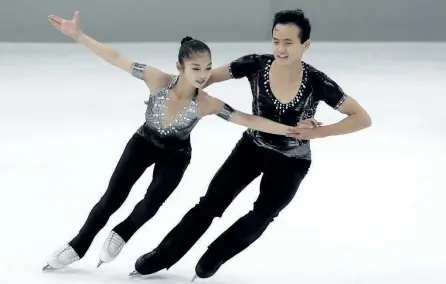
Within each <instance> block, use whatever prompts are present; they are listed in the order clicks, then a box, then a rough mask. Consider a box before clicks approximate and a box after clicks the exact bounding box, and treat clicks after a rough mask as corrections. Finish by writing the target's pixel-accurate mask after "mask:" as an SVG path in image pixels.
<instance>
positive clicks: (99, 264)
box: [96, 260, 104, 268]
mask: <svg viewBox="0 0 446 284" xmlns="http://www.w3.org/2000/svg"><path fill="white" fill-rule="evenodd" d="M103 263H104V262H103V261H102V260H99V263H98V266H96V268H99V266H101V265H102V264H103Z"/></svg>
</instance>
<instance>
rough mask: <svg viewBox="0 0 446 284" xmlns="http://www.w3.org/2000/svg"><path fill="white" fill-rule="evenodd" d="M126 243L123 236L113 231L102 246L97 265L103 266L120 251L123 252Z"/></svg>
mask: <svg viewBox="0 0 446 284" xmlns="http://www.w3.org/2000/svg"><path fill="white" fill-rule="evenodd" d="M124 245H125V241H124V240H123V239H122V238H121V236H120V235H118V234H117V233H116V232H114V231H111V232H110V234H109V235H108V238H107V240H105V243H104V245H103V246H102V249H101V252H100V254H99V263H98V266H97V267H99V266H101V265H102V264H103V263H108V262H111V261H113V260H114V259H115V258H116V257H117V256H118V255H119V253H121V250H122V248H123V247H124Z"/></svg>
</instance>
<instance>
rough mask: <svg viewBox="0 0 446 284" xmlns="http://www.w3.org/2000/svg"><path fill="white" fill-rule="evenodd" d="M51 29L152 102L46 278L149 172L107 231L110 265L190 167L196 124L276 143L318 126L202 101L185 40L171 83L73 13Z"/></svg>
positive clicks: (204, 59) (202, 64)
mask: <svg viewBox="0 0 446 284" xmlns="http://www.w3.org/2000/svg"><path fill="white" fill-rule="evenodd" d="M49 21H50V23H51V24H52V25H53V26H54V27H55V28H56V29H58V30H59V31H61V32H62V33H63V34H65V35H67V36H70V37H71V38H73V39H74V40H76V41H77V42H78V43H81V44H83V45H84V46H86V47H87V48H88V49H90V50H91V51H92V52H94V53H95V54H97V55H98V56H99V57H101V58H102V59H103V60H105V61H106V62H108V63H109V64H111V65H114V66H116V67H118V68H121V69H123V70H125V71H127V72H129V73H130V74H131V75H133V76H134V77H136V78H138V79H141V80H143V81H144V82H145V83H146V85H147V86H148V88H149V89H150V91H151V94H150V96H149V100H148V101H147V102H146V104H147V110H146V114H145V117H146V121H145V123H144V124H143V125H142V126H141V127H140V128H139V129H138V130H137V132H136V133H135V134H134V135H133V136H132V137H131V139H130V141H129V142H128V143H127V145H126V147H125V149H124V152H123V154H122V156H121V158H120V160H119V162H118V164H117V166H116V168H115V170H114V172H113V175H112V177H111V180H110V182H109V185H108V188H107V190H106V192H105V194H104V195H103V196H102V198H101V199H100V201H99V202H98V203H97V204H96V205H95V206H94V207H93V209H92V211H91V212H90V214H89V216H88V218H87V221H86V222H85V224H84V226H83V227H82V228H81V230H80V231H79V233H78V235H77V236H76V237H75V238H74V239H72V240H71V241H70V242H69V243H68V244H67V245H65V246H64V247H63V248H61V249H60V250H57V251H55V252H54V254H53V255H52V256H51V257H50V258H49V259H48V261H47V262H48V265H47V266H45V268H44V270H47V269H51V268H62V267H64V266H67V265H69V264H71V263H73V262H75V261H77V260H79V259H81V258H82V257H83V256H84V255H85V254H86V252H87V250H88V249H89V247H90V245H91V243H92V242H93V239H94V237H95V236H96V235H97V234H98V233H99V231H100V230H101V229H102V228H103V227H104V226H105V225H106V223H107V221H108V220H109V218H110V216H111V215H112V214H113V213H114V212H116V210H117V209H118V208H119V207H120V206H121V205H122V204H123V202H124V201H125V200H126V198H127V196H128V194H129V192H130V190H131V188H132V187H133V185H134V184H135V183H136V181H137V180H138V179H139V178H140V177H141V175H142V174H143V173H144V171H145V170H146V169H147V168H148V167H150V166H151V165H152V164H155V167H154V172H153V180H152V182H151V184H150V185H149V187H148V189H147V193H146V195H145V197H144V199H142V200H141V201H140V202H139V203H138V204H137V205H136V206H135V208H134V210H133V211H132V213H131V214H130V215H129V216H128V217H127V219H125V220H124V221H123V222H121V223H120V224H119V225H117V226H116V227H115V228H114V229H113V230H112V231H111V233H110V234H109V236H108V238H107V240H106V241H105V243H104V245H103V247H102V250H101V252H100V256H99V258H100V260H99V264H98V266H99V265H101V263H103V262H110V261H112V260H113V259H115V258H116V256H117V255H118V254H119V253H120V252H121V250H122V248H123V246H124V245H125V244H126V243H127V242H128V241H129V239H130V238H131V237H132V236H133V234H134V233H135V232H136V231H137V230H138V229H139V228H141V227H142V226H143V225H144V224H145V223H146V222H147V221H148V220H150V219H151V218H152V217H153V216H154V215H155V213H156V212H157V211H158V209H159V208H160V207H161V205H162V204H163V202H164V201H165V200H166V199H167V198H168V197H169V196H170V194H171V193H172V192H173V191H174V190H175V188H176V187H177V186H178V184H179V183H180V181H181V179H182V177H183V174H184V172H185V170H186V168H187V167H188V165H189V162H190V159H191V145H190V133H191V131H192V129H193V128H194V126H195V125H196V124H197V122H198V121H199V120H200V119H201V118H202V117H204V116H206V115H211V114H216V115H218V116H219V117H221V118H223V119H225V120H227V121H230V122H232V123H235V124H239V125H244V126H246V127H249V128H252V129H255V130H259V131H263V132H268V133H271V134H277V135H287V134H288V133H295V132H297V131H298V129H297V128H310V127H313V126H317V122H314V121H308V122H306V123H303V124H300V125H299V126H296V127H291V126H287V125H283V124H280V123H276V122H273V121H271V120H268V119H265V118H262V117H260V116H253V115H248V114H245V113H243V112H239V111H235V110H233V109H232V108H231V107H230V106H229V105H227V104H225V103H224V102H222V101H220V100H219V99H216V98H213V97H211V96H209V95H207V94H206V93H205V92H203V91H202V90H201V88H202V87H203V86H204V84H205V83H206V81H207V80H208V79H209V77H210V75H211V68H212V66H211V51H210V49H209V47H208V46H207V45H206V44H205V43H203V42H201V41H199V40H194V39H192V38H190V37H187V38H184V39H183V40H182V41H181V44H182V45H181V47H180V50H179V54H178V63H177V69H178V71H179V75H170V74H166V73H164V72H162V71H160V70H158V69H156V68H154V67H152V66H148V65H145V64H142V63H138V62H134V61H131V60H129V59H128V58H126V57H124V56H123V55H121V54H120V53H119V52H118V51H116V50H114V49H112V48H110V47H108V46H106V45H104V44H102V43H100V42H98V41H96V40H94V39H92V38H91V37H89V36H87V35H86V34H84V33H83V32H82V31H81V30H80V28H79V13H78V12H76V13H75V14H74V18H73V20H71V21H69V20H65V19H62V18H60V17H57V16H54V15H52V16H49ZM315 123H316V124H315Z"/></svg>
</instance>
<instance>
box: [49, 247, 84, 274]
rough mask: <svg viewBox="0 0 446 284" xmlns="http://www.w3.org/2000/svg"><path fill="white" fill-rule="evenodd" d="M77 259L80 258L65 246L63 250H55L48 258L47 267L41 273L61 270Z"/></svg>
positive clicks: (70, 248)
mask: <svg viewBox="0 0 446 284" xmlns="http://www.w3.org/2000/svg"><path fill="white" fill-rule="evenodd" d="M79 259H80V257H79V255H78V254H77V253H76V252H75V251H74V249H73V248H72V247H71V246H69V245H65V246H64V247H63V248H61V249H58V250H56V251H55V252H54V253H53V254H52V255H51V256H50V257H49V258H48V260H47V266H45V267H44V268H43V271H47V270H52V269H59V268H63V267H65V266H67V265H70V264H72V263H73V262H75V261H78V260H79Z"/></svg>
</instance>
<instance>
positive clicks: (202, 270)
mask: <svg viewBox="0 0 446 284" xmlns="http://www.w3.org/2000/svg"><path fill="white" fill-rule="evenodd" d="M226 261H227V258H225V256H224V255H222V254H220V253H218V252H216V251H212V250H210V249H208V250H207V251H206V252H205V254H204V255H203V256H202V257H201V258H200V260H199V261H198V263H197V265H196V266H195V273H196V276H197V277H199V278H209V277H212V276H214V274H215V273H216V272H217V271H218V269H219V268H220V267H221V266H222V265H223V264H224V263H225V262H226Z"/></svg>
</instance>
